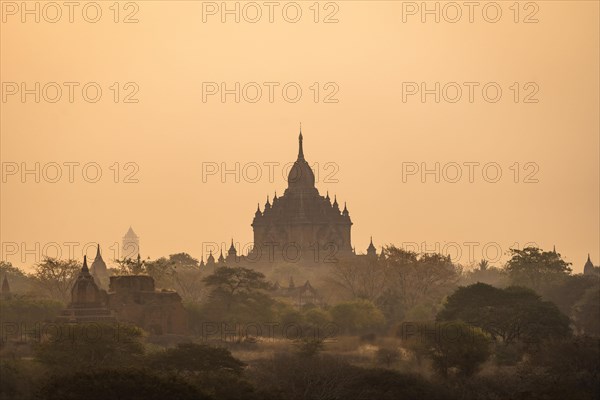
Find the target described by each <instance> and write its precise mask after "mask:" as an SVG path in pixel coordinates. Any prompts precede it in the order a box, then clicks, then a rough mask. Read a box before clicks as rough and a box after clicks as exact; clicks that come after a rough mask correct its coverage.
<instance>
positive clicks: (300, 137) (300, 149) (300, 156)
mask: <svg viewBox="0 0 600 400" xmlns="http://www.w3.org/2000/svg"><path fill="white" fill-rule="evenodd" d="M298 160H304V150H303V149H302V123H300V135H298Z"/></svg>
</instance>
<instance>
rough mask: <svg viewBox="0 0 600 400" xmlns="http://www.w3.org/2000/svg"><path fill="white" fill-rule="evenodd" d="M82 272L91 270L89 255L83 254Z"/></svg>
mask: <svg viewBox="0 0 600 400" xmlns="http://www.w3.org/2000/svg"><path fill="white" fill-rule="evenodd" d="M81 271H82V272H89V271H90V270H89V269H88V266H87V256H85V255H84V256H83V267H82V268H81Z"/></svg>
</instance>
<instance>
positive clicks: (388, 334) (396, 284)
mask: <svg viewBox="0 0 600 400" xmlns="http://www.w3.org/2000/svg"><path fill="white" fill-rule="evenodd" d="M80 267H81V266H80V264H79V263H77V262H76V261H73V260H58V259H51V258H47V259H44V260H43V261H42V262H41V263H39V264H38V265H36V266H35V268H34V270H33V272H32V273H31V274H26V273H24V272H23V271H21V270H19V269H18V268H15V267H13V266H12V265H10V264H9V263H6V262H0V277H1V278H3V277H5V276H6V277H7V278H8V280H9V282H10V284H11V289H12V291H11V294H10V296H6V297H4V298H2V299H1V300H0V323H1V324H2V336H1V338H0V339H1V342H0V346H1V348H0V375H1V379H0V399H80V398H87V399H106V398H123V399H145V400H148V399H150V400H151V399H155V398H156V399H163V398H177V399H398V398H407V399H478V400H479V399H490V400H492V399H548V400H552V399H566V398H568V399H582V400H584V399H595V398H598V395H599V394H600V383H599V382H600V361H599V360H600V322H599V321H600V281H599V277H598V276H589V275H588V276H584V275H581V274H573V273H572V271H571V268H570V266H569V264H568V263H566V262H565V261H564V260H562V258H561V256H560V254H558V253H556V252H554V251H550V252H545V251H543V250H541V249H537V248H526V249H523V250H512V251H511V254H510V259H509V261H508V262H507V263H506V265H502V266H497V267H495V266H490V265H489V263H487V262H486V261H485V260H482V262H481V263H479V264H478V265H476V266H460V265H455V264H454V263H452V262H451V260H450V259H449V258H448V257H445V256H443V255H440V254H416V253H412V252H408V251H405V250H403V249H399V248H396V247H394V246H389V247H387V248H386V249H385V251H384V254H383V255H382V256H378V257H377V258H371V259H368V258H364V259H362V260H360V261H357V262H352V263H349V262H339V263H333V264H332V265H331V266H329V267H328V268H323V269H322V270H320V271H303V270H302V269H301V268H297V267H294V266H292V267H290V266H281V267H280V268H276V269H274V270H273V271H269V272H268V273H266V275H265V274H263V273H261V272H259V271H255V270H252V269H248V268H244V267H241V266H236V265H231V266H227V267H222V268H218V269H216V270H214V271H203V270H201V269H200V267H199V264H198V260H196V259H194V258H192V257H191V256H189V255H187V254H184V253H180V254H175V255H171V256H169V257H164V258H160V259H157V260H146V261H144V262H137V261H136V260H119V261H117V262H116V268H115V269H114V270H113V271H112V272H113V273H115V274H117V273H121V274H148V275H151V276H152V277H153V278H154V279H155V281H156V285H157V287H159V288H171V289H174V290H177V291H178V293H180V295H181V297H182V298H183V300H184V304H185V308H186V310H187V313H188V320H189V334H188V335H185V336H183V335H179V336H175V335H158V336H157V335H150V334H149V333H147V332H144V331H143V330H142V329H140V328H138V327H135V326H132V325H127V324H124V323H122V324H99V323H90V324H79V325H75V324H56V323H54V321H55V318H56V316H57V315H58V313H59V312H60V310H61V309H62V308H63V307H65V305H66V303H67V302H68V298H69V291H70V287H71V285H72V282H73V279H74V278H75V277H76V274H77V271H78V269H79V268H80ZM290 276H293V277H294V278H295V280H296V282H298V283H299V284H298V285H294V284H293V282H292V279H289V277H290ZM282 279H289V280H290V283H289V284H288V285H287V286H289V287H286V286H285V285H283V286H284V287H282V285H280V284H279V282H278V281H281V280H282ZM307 279H310V282H311V284H312V286H314V287H315V288H317V290H318V292H319V294H320V296H319V300H318V301H315V302H302V303H298V302H297V301H296V298H295V297H294V296H293V295H288V294H289V293H295V292H294V291H293V289H294V288H297V287H300V286H301V285H302V283H303V282H304V281H305V280H307ZM300 282H302V283H300Z"/></svg>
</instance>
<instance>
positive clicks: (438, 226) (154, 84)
mask: <svg viewBox="0 0 600 400" xmlns="http://www.w3.org/2000/svg"><path fill="white" fill-rule="evenodd" d="M35 3H36V2H28V3H27V4H29V7H31V9H33V8H34V7H35ZM113 3H114V2H113V1H109V2H106V1H100V2H97V4H98V5H99V7H100V8H101V11H102V15H101V18H100V20H99V21H98V22H96V23H91V22H87V21H86V20H85V19H84V18H83V16H84V15H83V14H82V10H81V9H80V8H77V9H75V10H74V13H73V22H72V23H69V20H68V9H67V8H64V7H63V8H62V9H61V12H62V17H61V18H60V19H59V20H58V21H57V22H56V23H51V22H49V20H51V19H53V18H55V15H56V13H55V12H56V10H54V9H50V8H46V9H44V8H43V5H44V4H45V3H40V5H39V7H40V22H39V23H36V22H35V21H34V17H35V15H33V14H32V15H27V14H25V15H23V14H22V10H21V9H20V7H21V2H6V1H2V2H1V3H0V6H1V10H2V24H1V29H0V35H1V37H0V48H1V50H0V51H1V60H0V78H1V81H2V88H1V94H2V98H1V99H0V107H1V111H0V128H1V142H0V144H1V149H0V156H1V158H2V172H3V176H2V183H1V185H2V188H1V194H0V200H1V207H0V217H1V224H0V225H1V226H0V234H1V242H2V259H4V260H7V261H11V262H12V263H13V264H15V265H18V266H28V265H31V264H33V263H34V262H35V261H36V260H37V259H39V256H40V255H41V254H42V250H43V249H44V248H45V249H46V250H47V251H48V252H54V251H55V248H56V246H58V247H59V248H60V249H61V251H62V252H63V256H66V255H67V254H68V249H69V246H74V248H75V250H76V251H75V254H74V255H75V257H77V258H80V257H81V253H82V249H83V248H84V244H86V243H95V242H100V244H101V245H102V246H103V248H104V249H105V252H106V253H108V254H109V256H108V257H107V258H112V257H110V255H113V254H115V252H114V251H116V249H117V248H118V246H115V245H114V243H119V242H120V240H121V236H122V235H123V234H125V232H126V230H127V229H128V227H129V226H130V225H131V226H133V228H134V230H135V231H136V233H137V234H138V235H140V238H141V239H140V240H141V250H142V255H143V256H144V257H146V256H150V257H159V256H162V255H168V254H172V253H175V252H180V251H186V252H189V253H191V254H192V255H194V256H196V257H200V255H201V250H202V249H203V248H206V246H207V244H209V243H212V242H223V243H224V242H229V240H230V239H231V237H233V238H234V240H235V241H236V242H239V243H241V244H242V245H243V244H246V243H249V242H250V241H251V240H252V230H251V227H250V223H251V221H252V218H253V215H254V211H255V210H256V204H257V202H260V203H261V207H262V204H264V202H265V200H266V196H267V194H270V195H271V196H272V195H273V192H274V191H275V190H277V192H278V193H280V194H281V193H283V190H284V189H285V186H286V182H285V180H284V179H283V177H282V175H283V174H282V169H283V166H284V164H286V163H288V162H291V161H294V160H295V158H296V154H297V134H298V124H299V122H300V121H302V127H303V128H302V130H303V134H304V150H305V155H306V158H307V160H308V161H309V162H310V163H311V164H312V163H317V164H318V167H317V168H316V169H317V170H318V183H317V187H318V188H319V190H320V191H321V192H322V193H323V194H324V193H325V191H326V190H329V192H330V194H331V195H333V194H337V196H338V201H341V202H344V201H347V203H348V209H349V211H350V216H351V218H352V220H353V222H354V226H353V232H352V233H353V244H354V245H355V246H356V249H357V252H362V251H364V250H365V249H366V247H367V245H368V241H369V236H370V235H373V237H374V242H375V244H376V245H377V246H380V245H382V244H389V243H394V244H397V245H402V244H404V245H405V246H407V247H410V248H412V249H415V246H416V247H417V248H420V249H421V250H436V249H439V250H444V251H446V252H448V253H450V254H451V255H453V256H454V257H455V259H456V260H457V261H459V262H461V263H468V262H469V261H472V260H474V259H477V260H478V259H480V258H482V257H484V256H486V254H484V249H486V252H487V256H488V258H492V259H493V260H495V259H496V251H498V249H499V250H500V251H506V250H508V248H509V247H510V246H513V245H515V244H516V245H518V246H519V247H522V246H523V245H524V244H525V243H536V244H537V245H539V246H541V247H542V248H545V249H549V248H552V246H553V245H556V247H557V250H558V251H559V252H560V253H562V254H563V255H564V256H565V257H566V259H567V260H568V261H571V262H573V263H574V270H575V271H576V272H580V271H581V270H582V268H583V263H584V262H585V259H586V257H587V253H588V252H589V253H590V254H591V257H592V260H593V261H594V263H595V264H598V263H599V260H600V236H599V235H600V234H599V231H600V229H599V227H600V214H599V207H598V205H599V203H600V194H599V183H600V176H599V148H600V143H599V131H600V127H599V112H598V110H599V108H600V104H599V73H598V72H599V69H600V66H599V37H600V33H599V20H598V15H599V7H598V2H595V1H569V2H567V1H540V2H535V4H536V5H537V8H535V7H533V8H528V9H525V8H524V2H522V3H521V5H522V7H521V8H520V9H519V11H520V12H519V16H518V20H519V22H518V23H515V22H514V18H515V14H514V9H510V8H509V7H511V5H512V4H513V2H512V1H510V2H498V4H500V7H501V10H502V15H501V18H500V20H499V21H498V22H496V23H491V22H487V21H486V20H485V19H484V17H483V15H482V11H481V9H483V7H484V6H485V5H486V3H488V2H481V9H480V8H476V9H475V11H474V14H473V18H474V20H473V22H472V23H469V21H468V9H467V8H462V10H461V12H462V13H463V16H462V18H461V20H460V21H458V22H456V23H450V22H447V21H445V20H444V17H446V19H448V18H453V17H452V16H453V15H454V14H452V13H453V12H454V10H452V9H449V8H443V7H444V6H445V5H446V3H447V2H441V3H440V10H441V12H442V14H441V16H440V22H439V23H436V22H435V21H434V20H433V18H434V16H426V17H427V18H428V19H427V20H426V22H425V23H422V22H421V15H420V13H417V14H416V15H406V14H405V15H404V17H405V19H406V22H403V7H404V9H405V11H407V10H408V11H410V8H407V7H410V6H409V5H408V3H407V2H404V3H403V2H391V1H369V2H367V1H343V2H330V4H329V5H327V6H326V5H325V3H326V2H321V3H320V5H319V10H320V12H319V15H318V22H316V23H315V22H314V18H315V13H314V6H313V3H314V2H313V1H307V2H302V1H301V2H296V3H293V4H291V3H292V2H279V5H278V6H277V7H276V8H275V11H274V14H273V22H272V23H270V22H269V20H268V8H267V7H266V6H261V12H262V17H261V19H260V20H259V21H258V22H256V23H251V22H250V21H249V20H250V19H252V18H254V15H255V14H254V12H255V9H252V8H248V6H246V7H245V8H244V5H245V3H240V5H239V7H240V22H239V23H236V22H235V21H234V17H235V16H234V15H225V17H226V18H227V19H226V21H225V23H223V22H221V14H220V12H219V11H220V10H218V11H217V14H216V15H206V13H205V15H204V17H205V18H204V19H205V22H203V7H204V9H205V11H211V10H214V9H213V8H211V7H212V6H213V5H214V4H216V6H217V7H220V5H221V2H217V3H210V2H200V1H169V2H167V1H139V2H135V3H132V4H134V5H128V6H126V3H127V2H120V3H119V5H120V8H119V10H120V12H119V15H118V20H119V22H117V23H115V22H114V18H115V14H114V10H113V9H111V8H110V7H111V6H112V4H113ZM58 4H62V2H61V3H58ZM85 4H87V3H86V2H82V3H81V8H83V5H85ZM227 4H228V7H231V8H232V9H233V7H235V2H228V3H227ZM255 4H259V5H261V4H263V3H262V2H258V3H255ZM416 4H417V5H420V4H421V2H417V3H416ZM428 4H430V6H431V7H434V4H435V2H430V3H428ZM459 4H462V2H459ZM136 5H137V6H136ZM296 5H297V6H296ZM284 6H286V7H287V8H286V10H287V13H288V14H286V15H285V17H286V18H288V20H291V19H293V17H294V10H295V8H294V7H299V8H300V9H301V10H302V15H301V18H300V20H299V21H298V22H297V23H291V22H288V21H286V19H285V18H284V15H283V14H282V9H283V8H284ZM15 7H17V8H15ZM311 7H313V8H311ZM446 7H448V6H447V5H446ZM86 10H87V11H86V12H87V14H86V15H85V16H86V17H87V18H88V19H93V17H94V12H95V10H94V8H93V7H92V6H88V7H87V8H86ZM493 11H494V9H489V6H488V9H487V12H488V14H487V16H486V17H487V18H488V19H489V18H492V17H493ZM131 13H134V15H133V17H131V18H137V19H138V22H137V23H123V21H122V20H123V19H124V17H125V16H126V15H130V14H131ZM332 13H333V14H332ZM444 13H446V14H444ZM326 15H332V16H330V19H331V18H335V19H337V20H338V22H336V23H324V22H323V20H324V19H325V16H326ZM528 15H532V16H530V18H536V19H537V20H538V22H537V23H524V22H523V20H524V19H525V18H526V17H527V16H528ZM23 17H24V18H25V22H22V21H21V19H22V18H23ZM36 82H40V90H39V95H40V102H39V103H36V102H35V94H29V95H26V96H25V101H24V102H23V101H22V100H21V87H20V85H21V83H25V85H26V89H34V88H35V83H36ZM49 82H56V84H55V85H54V84H50V85H48V83H49ZM64 82H76V83H77V84H71V85H72V86H71V87H73V88H74V92H73V102H70V101H69V86H68V85H65V84H64ZM89 82H93V83H94V84H93V85H88V86H89V87H88V89H87V90H88V91H87V94H88V96H91V97H93V96H94V95H95V93H94V90H95V89H94V86H98V87H100V88H101V90H102V97H101V98H100V99H99V101H97V102H95V103H91V102H88V101H86V100H85V99H84V98H83V94H82V87H83V86H84V85H86V83H89ZM115 82H117V86H113V84H114V83H115ZM207 82H208V84H207ZM213 82H214V83H216V84H217V85H216V87H219V85H220V84H221V83H222V82H224V83H225V84H226V87H227V88H228V89H233V88H234V87H235V83H236V82H239V83H240V101H239V103H236V102H235V95H234V94H230V95H227V96H226V97H225V102H222V100H221V97H220V93H218V94H216V95H207V94H206V89H210V88H214V87H215V86H213V84H212V83H213ZM251 82H256V83H257V84H250V85H248V83H251ZM265 82H272V83H271V84H267V85H265ZM315 82H316V83H317V85H316V86H314V84H315ZM406 82H415V83H417V86H412V84H410V83H409V84H406ZM422 82H424V83H425V84H426V87H427V88H428V89H432V88H434V86H435V82H440V90H441V91H442V90H443V89H442V88H443V87H444V85H446V92H444V93H441V92H440V95H441V99H440V102H439V103H436V102H435V101H434V96H435V95H433V94H431V95H427V96H426V97H425V102H422V100H421V97H420V93H419V94H416V95H413V96H409V95H407V94H406V90H408V89H411V88H414V87H418V86H419V85H420V84H421V83H422ZM450 82H456V84H451V85H447V84H448V83H450ZM465 82H475V83H474V84H473V85H478V86H474V87H475V89H474V98H473V102H470V101H469V96H468V94H469V92H468V86H467V85H465ZM490 82H491V83H493V85H488V86H489V87H491V88H492V89H490V90H489V91H488V92H487V93H488V94H489V95H490V96H492V95H493V88H494V86H497V87H500V88H501V89H502V97H501V98H500V99H499V100H498V101H497V102H495V103H493V102H491V101H486V100H485V99H484V97H483V94H482V87H483V86H484V85H486V84H488V83H490ZM515 82H517V83H518V85H517V86H518V87H519V94H518V102H515V98H514V96H515V88H516V86H513V85H514V83H515ZM127 83H131V84H130V85H128V86H126V84H127ZM203 83H204V85H203ZM328 83H329V85H328V86H327V84H328ZM286 84H288V92H287V95H288V96H290V97H292V96H294V87H300V88H301V90H302V96H301V97H300V98H299V100H298V101H297V102H295V103H292V102H291V101H286V99H285V97H284V94H283V93H282V88H283V87H284V85H286ZM269 85H271V86H272V87H274V92H273V93H274V97H273V101H272V102H270V101H269ZM526 85H527V86H526ZM244 86H245V87H246V89H245V91H244V90H243V89H242V88H244ZM256 86H258V87H260V88H261V90H262V97H261V98H260V99H259V100H258V101H256V102H254V103H252V102H251V101H252V100H253V99H254V98H255V96H256V92H255V90H256ZM456 86H459V87H460V88H461V89H462V97H461V98H460V99H459V100H458V101H457V102H455V103H451V102H450V101H448V100H451V99H452V98H454V96H455V95H456V92H455V90H456ZM44 87H45V89H44ZM56 87H59V88H60V89H61V90H62V97H61V98H60V99H59V100H58V101H57V102H55V103H51V102H50V101H49V100H52V99H53V98H55V97H56ZM116 87H119V98H118V102H117V103H115V102H114V95H115V91H116V90H115V88H116ZM203 87H204V89H205V92H204V95H205V99H204V100H205V101H203ZM316 87H318V88H319V96H318V101H316V102H315V98H314V96H315V91H316ZM111 88H112V89H111ZM403 88H404V92H403ZM511 88H512V89H511ZM15 90H17V92H15ZM135 90H137V92H136V93H135V94H134V95H133V97H130V99H136V100H137V102H136V103H126V102H124V99H125V97H126V95H127V94H130V93H132V92H133V91H135ZM533 91H537V93H536V94H535V95H533V96H532V97H527V95H528V94H530V93H532V92H533ZM13 92H15V93H14V94H12V93H13ZM333 92H336V93H335V94H334V95H332V97H329V99H330V100H337V102H326V101H325V99H326V98H327V95H328V94H332V93H333ZM444 94H445V95H446V96H445V98H444V96H443V95H444ZM403 95H406V96H407V97H406V101H403ZM526 98H528V99H530V100H531V99H537V101H538V102H537V103H531V102H530V103H525V102H524V100H525V99H526ZM36 163H39V165H40V182H39V183H38V182H35V178H36V177H35V175H34V174H29V175H26V176H25V178H24V179H23V178H22V177H21V175H20V173H21V172H22V171H21V169H22V167H23V166H25V167H26V168H29V169H35V165H36ZM65 163H67V164H65ZM69 163H79V165H75V164H69ZM94 163H96V164H94ZM115 163H118V164H115ZM128 163H131V164H128ZM214 163H216V164H214ZM236 163H239V166H240V167H239V171H240V179H239V182H235V176H234V174H229V175H226V176H225V179H221V178H220V177H219V174H217V175H210V176H205V177H204V178H205V179H203V173H202V172H203V167H204V168H205V169H206V168H207V165H210V166H214V165H217V166H218V167H219V169H220V168H221V166H223V165H224V166H225V167H226V168H228V169H234V168H235V165H236ZM265 163H267V164H265ZM268 163H279V165H276V166H274V167H273V168H274V172H275V178H274V179H273V181H270V180H269V177H268V172H269V169H268V165H269V164H268ZM436 163H439V165H440V167H439V168H440V175H441V176H440V182H435V176H434V175H433V174H430V175H426V176H425V178H426V179H425V182H422V180H423V179H421V177H420V174H419V173H418V172H417V174H415V175H408V176H407V175H406V174H405V175H404V176H403V171H404V172H405V173H406V172H408V171H410V169H409V168H412V167H414V166H415V165H416V166H417V167H418V168H419V170H420V169H421V167H422V166H425V167H426V168H428V169H433V168H434V166H435V164H436ZM465 163H466V164H465ZM470 163H479V164H470ZM515 163H518V164H517V165H515ZM57 164H58V165H59V166H61V172H62V177H61V178H60V179H58V182H56V183H52V182H51V181H52V180H53V179H54V174H55V171H56V168H55V167H56V165H57ZM68 165H73V168H74V176H73V182H69V177H68V172H69V168H68ZM83 165H88V169H87V175H86V176H85V179H84V177H83V176H82V166H83ZM256 165H259V166H261V170H262V177H261V178H260V179H258V181H257V182H254V181H253V177H254V171H255V170H256V168H255V167H256ZM272 165H274V164H272ZM456 165H458V166H460V167H461V172H462V178H460V179H458V182H456V183H452V182H451V181H452V180H453V179H454V176H455V173H456ZM468 165H473V166H474V167H473V168H474V176H473V182H469V178H468V172H469V167H468ZM95 166H96V167H99V168H100V170H101V172H102V176H101V177H100V178H99V180H98V182H95V183H92V182H87V181H86V179H87V180H93V178H94V173H95V172H94V171H95V169H94V168H95ZM483 166H487V167H486V168H487V170H486V171H487V172H488V174H487V175H485V176H483V175H482V169H483ZM498 167H499V168H500V170H501V172H502V176H501V177H500V178H499V180H498V182H496V183H492V182H489V181H492V180H493V178H494V173H492V172H494V171H495V170H496V169H497V168H498ZM14 168H18V169H17V170H14ZM116 170H118V171H119V172H120V173H119V175H118V177H115V171H116ZM516 170H518V171H519V174H518V176H516V175H515V171H516ZM13 172H15V173H14V174H13ZM133 172H135V173H134V175H133V178H132V176H129V180H131V179H134V180H135V179H137V181H138V182H137V183H135V182H130V183H126V182H125V181H126V180H127V176H128V174H130V173H133ZM334 172H335V173H334ZM419 172H420V171H419ZM332 173H334V174H333V176H331V175H330V174H332ZM530 174H533V175H530ZM328 176H329V179H326V178H327V177H328ZM115 179H116V180H117V182H115ZM336 179H337V182H336V181H335V180H336ZM515 179H516V180H517V182H516V183H515ZM536 180H537V182H535V181H536ZM70 242H76V243H77V244H75V245H69V244H68V243H70ZM55 244H57V245H55ZM36 246H37V247H36ZM111 246H112V250H111V249H110V247H111ZM459 252H460V253H459ZM88 254H90V255H92V254H93V250H92V249H91V248H90V250H89V253H88ZM23 260H24V261H23ZM499 263H500V261H496V264H499Z"/></svg>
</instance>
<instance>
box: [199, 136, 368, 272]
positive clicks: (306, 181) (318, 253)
mask: <svg viewBox="0 0 600 400" xmlns="http://www.w3.org/2000/svg"><path fill="white" fill-rule="evenodd" d="M303 140H304V139H303V136H302V128H300V134H299V136H298V157H297V159H296V161H295V162H294V164H293V166H292V168H291V169H290V172H289V174H288V180H287V183H288V186H287V188H286V189H285V191H284V193H283V195H282V196H280V197H278V196H277V193H275V196H273V199H272V201H271V200H270V199H269V197H268V196H267V201H266V203H265V204H264V206H263V209H262V210H261V207H260V203H259V204H258V207H257V209H256V212H255V213H254V218H253V220H252V224H251V226H252V229H253V233H254V246H253V248H252V250H250V251H249V252H248V254H247V255H238V254H237V250H236V248H235V246H234V243H233V239H232V241H231V246H230V247H229V250H228V251H227V253H226V255H224V254H223V250H222V249H221V253H220V255H219V258H218V259H216V260H215V256H214V255H213V254H212V251H211V252H210V253H209V255H208V258H207V262H206V264H205V263H204V257H202V261H201V264H200V266H201V267H204V266H207V267H218V266H222V265H231V264H232V263H240V262H241V263H244V264H249V265H253V266H254V267H260V266H261V265H268V264H273V263H281V262H284V263H286V262H291V263H302V264H306V265H310V264H313V265H318V264H326V263H334V262H337V261H339V260H343V259H351V258H354V257H376V256H377V252H376V250H375V247H374V245H373V241H372V239H371V243H370V244H369V247H368V249H367V254H366V255H357V254H356V253H355V250H354V247H353V246H352V219H351V218H350V212H349V211H348V208H347V206H346V203H344V207H343V209H340V204H339V203H338V200H337V197H336V196H334V197H333V201H332V199H331V198H330V197H329V193H326V195H325V196H323V195H321V194H320V193H319V190H318V189H317V188H316V186H315V174H314V172H313V170H312V168H311V167H310V165H309V163H308V162H307V160H306V158H305V156H304V146H303Z"/></svg>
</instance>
